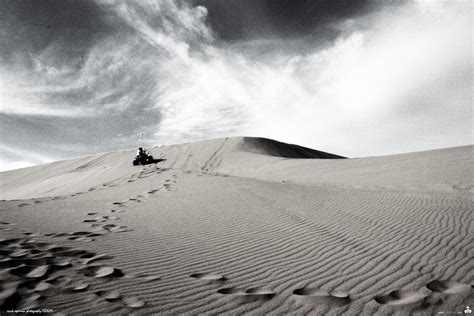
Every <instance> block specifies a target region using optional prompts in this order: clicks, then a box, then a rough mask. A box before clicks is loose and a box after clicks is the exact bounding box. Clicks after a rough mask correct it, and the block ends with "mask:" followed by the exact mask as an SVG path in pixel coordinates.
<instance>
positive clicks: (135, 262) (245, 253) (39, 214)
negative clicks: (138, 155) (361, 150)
mask: <svg viewBox="0 0 474 316" xmlns="http://www.w3.org/2000/svg"><path fill="white" fill-rule="evenodd" d="M473 150H474V146H464V147H455V148H447V149H440V150H433V151H426V152H418V153H409V154H402V155H392V156H383V157H368V158H356V159H343V158H342V157H340V156H337V155H331V154H328V153H324V152H320V151H314V150H310V149H307V148H303V147H299V146H295V145H288V144H284V143H278V142H276V141H272V140H266V139H258V138H242V137H235V138H226V139H216V140H210V141H203V142H195V143H189V144H179V145H173V146H162V147H155V148H153V149H150V152H151V153H152V154H153V155H154V157H155V158H160V159H165V160H164V161H161V162H159V163H157V164H150V165H146V166H132V164H131V161H132V159H133V156H134V152H135V151H134V150H133V151H132V150H131V151H123V152H116V153H107V154H101V155H93V156H87V157H80V158H77V159H72V160H65V161H59V162H54V163H50V164H46V165H40V166H35V167H30V168H25V169H20V170H13V171H8V172H3V173H1V174H0V179H1V183H0V199H2V201H1V202H0V284H1V286H0V304H1V310H2V311H6V310H20V309H27V308H30V309H33V310H42V309H44V310H45V311H53V312H54V313H58V314H129V313H137V314H143V315H148V314H153V313H158V314H193V315H195V314H229V315H237V314H252V315H263V314H273V315H286V314H292V315H303V314H309V315H408V314H414V315H433V314H437V313H439V312H444V313H448V312H450V313H453V312H462V311H463V310H464V309H465V308H466V306H468V305H469V306H471V308H472V307H473V306H474V295H473V284H474V260H473V255H474V249H473V236H474V234H473V231H474V225H473V222H472V210H473V200H472V196H473V195H472V193H473V188H474V181H473V166H474V156H473Z"/></svg>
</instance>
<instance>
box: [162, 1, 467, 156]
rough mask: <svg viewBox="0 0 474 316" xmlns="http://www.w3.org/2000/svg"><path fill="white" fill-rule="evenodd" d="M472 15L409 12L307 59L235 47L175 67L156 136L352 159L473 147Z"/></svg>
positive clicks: (460, 8) (459, 8) (366, 25)
mask: <svg viewBox="0 0 474 316" xmlns="http://www.w3.org/2000/svg"><path fill="white" fill-rule="evenodd" d="M469 14H470V13H469V11H468V10H465V4H462V3H460V4H459V5H457V4H452V5H450V6H444V7H443V10H434V9H430V10H428V9H427V8H426V7H425V6H420V5H418V4H408V5H406V6H403V7H401V8H397V9H392V11H385V12H379V13H377V14H375V15H371V16H368V17H364V18H362V19H360V20H356V21H353V23H348V24H347V25H346V26H341V27H349V29H347V30H345V32H344V36H343V37H341V38H340V39H339V40H338V41H336V42H335V44H334V45H333V46H331V47H327V48H325V49H323V50H318V51H314V52H312V53H309V54H306V55H290V54H287V53H286V52H285V51H277V52H273V53H268V52H267V53H266V54H265V57H263V58H254V57H252V58H250V57H249V56H247V55H245V54H243V53H242V50H239V46H238V45H236V44H234V45H233V46H232V47H214V49H213V50H212V54H208V55H207V56H205V57H202V56H200V55H197V56H194V57H190V58H189V59H187V60H186V62H182V60H180V59H179V58H174V59H173V58H170V59H169V60H168V61H167V62H169V63H170V64H171V65H173V67H172V68H173V72H171V73H170V72H166V73H164V72H162V73H161V76H160V78H159V80H160V81H161V82H164V84H163V86H164V87H163V88H162V89H161V90H160V93H159V97H158V99H157V102H156V107H157V108H158V109H160V110H161V112H162V115H163V120H162V121H161V123H160V125H159V127H158V128H159V132H157V134H156V135H157V136H158V137H159V138H160V140H161V141H162V142H175V141H182V140H192V139H199V138H208V137H218V136H229V135H237V134H244V135H253V136H265V137H270V138H275V139H279V140H283V141H290V142H295V143H299V144H302V145H306V146H312V147H315V148H319V149H326V150H331V151H334V152H337V153H341V154H346V155H368V154H385V153H393V152H397V151H399V152H400V151H409V150H417V149H418V150H420V149H425V148H423V140H425V139H427V138H429V137H437V138H438V142H437V145H436V146H438V147H442V146H454V145H459V144H462V143H468V142H469V137H470V135H469V134H470V133H469V134H467V133H466V128H468V125H469V123H470V122H469V119H468V120H466V116H469V114H470V113H471V112H470V111H471V108H470V101H469V96H470V92H469V91H470V85H471V84H470V82H469V81H470V80H469V69H472V62H471V56H470V41H469V40H470V38H471V29H470V25H471V24H470V15H469ZM357 25H359V26H361V25H362V26H363V27H355V26H357ZM177 55H179V54H177ZM470 66H471V67H470ZM453 89H454V90H455V91H456V92H455V93H453ZM420 112H421V113H422V114H423V115H424V116H422V115H420ZM442 112H444V113H446V112H448V113H449V115H450V117H449V118H448V117H446V116H444V115H442V114H441V113H442ZM415 117H416V118H417V120H416V122H415V123H414V121H413V119H414V118H415ZM447 120H450V121H451V122H450V123H448V124H445V122H446V121H447ZM437 125H439V126H440V127H441V125H444V127H443V128H445V129H446V130H445V133H443V134H442V135H440V134H439V133H438V132H437V131H436V130H433V129H436V126H437ZM446 125H449V126H446ZM430 129H431V130H430ZM394 141H395V142H396V143H393V142H394ZM431 145H432V142H426V145H425V146H431Z"/></svg>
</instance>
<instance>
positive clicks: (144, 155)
mask: <svg viewBox="0 0 474 316" xmlns="http://www.w3.org/2000/svg"><path fill="white" fill-rule="evenodd" d="M152 162H153V156H152V155H150V154H149V153H148V152H147V151H146V150H144V149H143V148H142V147H140V148H138V150H137V156H136V157H135V160H134V161H133V165H134V166H137V165H139V164H140V163H141V164H142V165H145V164H149V163H152Z"/></svg>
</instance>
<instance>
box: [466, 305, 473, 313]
mask: <svg viewBox="0 0 474 316" xmlns="http://www.w3.org/2000/svg"><path fill="white" fill-rule="evenodd" d="M470 313H472V309H471V308H470V307H469V306H466V308H465V309H464V314H470Z"/></svg>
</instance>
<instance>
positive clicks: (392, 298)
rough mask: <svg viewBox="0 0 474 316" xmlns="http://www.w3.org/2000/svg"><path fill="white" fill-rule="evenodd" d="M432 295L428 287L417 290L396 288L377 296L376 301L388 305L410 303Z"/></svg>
mask: <svg viewBox="0 0 474 316" xmlns="http://www.w3.org/2000/svg"><path fill="white" fill-rule="evenodd" d="M429 295H430V291H429V290H428V289H420V290H416V291H402V290H395V291H392V292H390V293H388V294H386V295H379V296H376V297H375V301H376V302H377V303H379V304H384V305H385V304H387V305H408V304H414V303H419V302H422V301H424V300H425V299H426V298H427V297H428V296H429Z"/></svg>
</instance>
